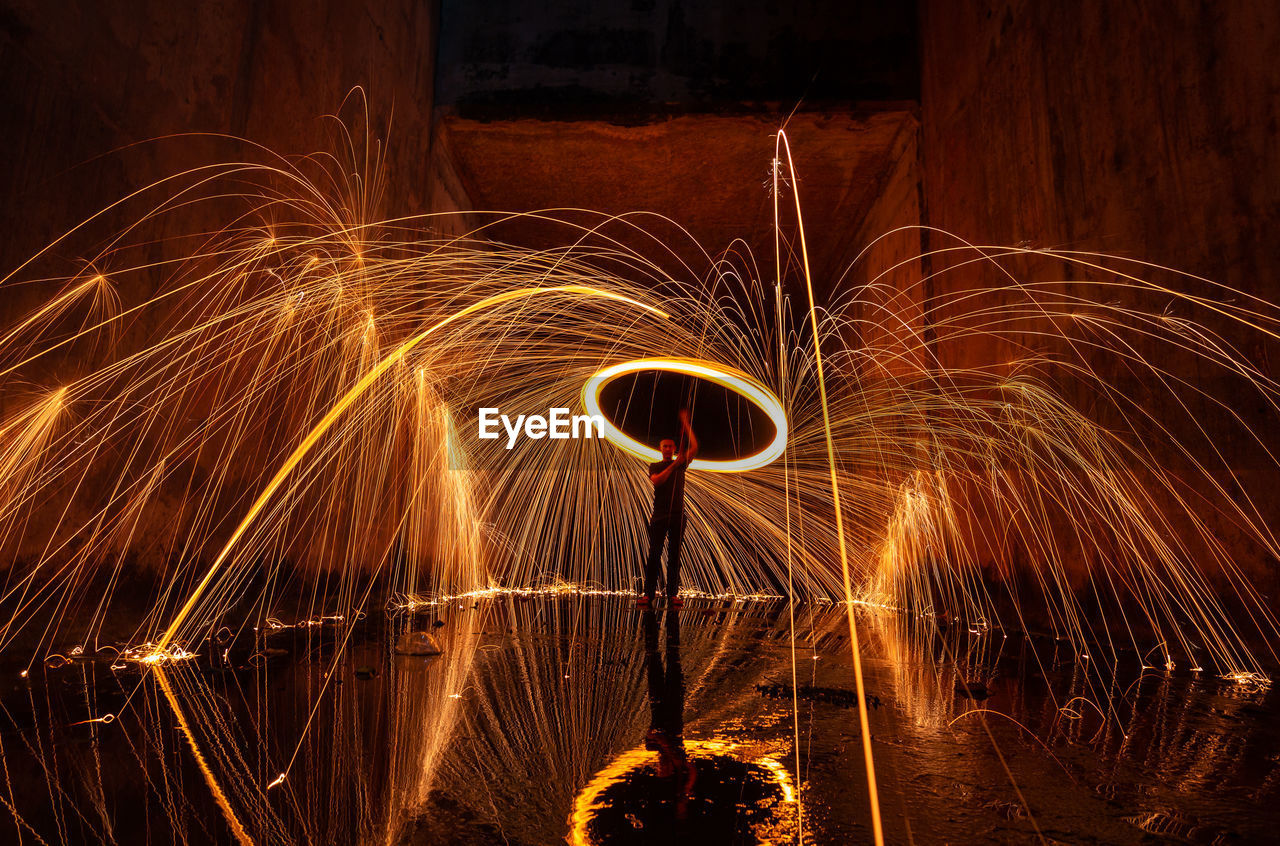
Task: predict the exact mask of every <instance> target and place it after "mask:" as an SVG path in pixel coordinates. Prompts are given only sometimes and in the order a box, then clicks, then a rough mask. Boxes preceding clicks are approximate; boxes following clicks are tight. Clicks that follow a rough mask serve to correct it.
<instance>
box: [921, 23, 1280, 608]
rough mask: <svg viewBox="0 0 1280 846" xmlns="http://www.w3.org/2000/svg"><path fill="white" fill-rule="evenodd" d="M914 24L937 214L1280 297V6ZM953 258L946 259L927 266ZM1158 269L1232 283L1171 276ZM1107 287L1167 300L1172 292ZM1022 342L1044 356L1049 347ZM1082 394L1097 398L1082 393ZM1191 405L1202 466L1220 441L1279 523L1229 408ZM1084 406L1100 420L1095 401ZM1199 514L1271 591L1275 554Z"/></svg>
mask: <svg viewBox="0 0 1280 846" xmlns="http://www.w3.org/2000/svg"><path fill="white" fill-rule="evenodd" d="M920 20H921V56H922V93H921V106H922V119H921V122H922V127H923V129H922V147H921V161H922V167H923V173H924V198H925V219H926V221H927V222H928V223H929V224H931V225H933V226H937V227H941V228H943V229H946V230H949V231H951V232H954V233H955V234H957V235H959V236H961V237H963V238H965V239H968V240H970V241H973V242H976V243H982V244H1005V245H1013V244H1018V243H1020V242H1029V243H1030V244H1031V245H1034V246H1040V247H1060V248H1069V249H1079V250H1096V251H1102V252H1109V253H1116V254H1120V255H1125V256H1130V257H1134V258H1141V259H1146V260H1149V261H1152V262H1156V263H1159V264H1163V265H1167V266H1170V267H1173V268H1177V269H1179V270H1182V271H1186V272H1188V273H1192V274H1197V275H1200V276H1204V277H1207V278H1209V279H1212V280H1216V281H1218V282H1221V283H1225V284H1227V285H1231V286H1234V287H1237V288H1240V289H1242V290H1243V291H1246V292H1249V293H1253V294H1256V295H1258V296H1261V297H1264V298H1267V299H1270V300H1272V301H1275V300H1277V299H1280V246H1278V244H1277V239H1276V232H1277V231H1280V229H1278V225H1280V157H1278V156H1277V155H1276V149H1277V147H1276V140H1277V125H1278V122H1280V62H1277V61H1276V58H1275V57H1276V56H1277V55H1280V12H1278V11H1277V7H1276V6H1275V4H1273V3H1268V2H1235V3H1214V2H1173V3H1110V2H1103V0H1085V1H1084V2H1076V3H1042V2H1035V0H980V1H979V2H969V3H949V2H924V3H922V5H921V19H920ZM943 240H945V239H942V238H938V237H935V238H934V239H933V244H932V246H934V247H939V246H944V244H943V243H942V241H943ZM947 266H948V260H946V259H943V258H938V259H935V261H934V266H933V269H934V270H945V269H946V268H947ZM1018 272H1019V273H1020V274H1021V275H1022V277H1023V278H1024V279H1029V280H1041V281H1051V280H1055V279H1063V278H1065V277H1064V274H1066V273H1069V272H1071V271H1069V270H1068V269H1067V268H1066V267H1065V266H1064V263H1062V262H1059V261H1041V262H1031V263H1024V264H1020V265H1019V266H1018ZM1159 281H1161V282H1164V283H1169V284H1174V285H1177V286H1181V287H1185V288H1186V289H1188V290H1191V291H1194V292H1196V293H1201V294H1204V295H1206V296H1212V297H1218V296H1223V295H1222V293H1221V292H1220V291H1217V290H1215V289H1213V288H1211V287H1209V286H1204V285H1199V284H1196V283H1194V282H1189V281H1186V280H1180V279H1177V278H1175V277H1172V276H1168V275H1165V276H1159ZM999 283H1000V280H999V278H998V276H997V275H996V274H995V273H994V272H992V271H991V270H989V269H986V268H982V267H979V266H974V267H971V268H967V269H964V270H960V271H952V272H948V273H946V274H945V275H943V276H941V277H940V278H939V279H938V282H937V284H938V285H939V293H943V294H945V292H946V291H948V290H960V289H963V288H968V287H972V286H975V285H988V286H991V285H997V284H999ZM1098 293H1099V295H1100V296H1103V297H1104V298H1106V299H1116V297H1119V298H1120V299H1119V300H1118V302H1120V303H1121V304H1126V305H1127V304H1133V305H1141V306H1143V307H1145V308H1153V307H1154V308H1155V309H1156V310H1157V311H1159V309H1160V307H1161V305H1162V303H1160V302H1151V301H1147V302H1141V303H1139V302H1137V301H1136V300H1132V299H1128V298H1127V297H1128V295H1117V294H1115V293H1114V292H1102V291H1101V289H1099V291H1098ZM1210 323H1211V325H1213V326H1214V328H1218V329H1220V330H1222V331H1224V332H1227V333H1228V336H1227V337H1228V340H1230V341H1231V342H1233V343H1240V344H1242V345H1243V352H1244V353H1245V354H1246V356H1248V358H1249V359H1250V360H1251V361H1252V362H1253V363H1255V364H1256V365H1257V366H1258V367H1259V368H1261V369H1262V370H1263V372H1265V373H1268V374H1271V375H1274V374H1275V371H1274V369H1273V362H1275V361H1276V360H1277V359H1276V355H1277V353H1278V352H1280V351H1278V350H1277V348H1276V345H1275V344H1274V343H1272V342H1269V341H1266V340H1264V339H1262V338H1260V337H1257V336H1248V337H1245V336H1244V335H1242V334H1241V333H1240V332H1239V329H1238V327H1232V326H1230V325H1229V324H1226V323H1225V322H1222V323H1218V322H1215V321H1213V320H1212V318H1211V320H1210ZM1023 340H1025V341H1026V343H1027V344H1028V346H1029V347H1030V348H1031V349H1036V348H1041V349H1044V348H1045V347H1044V344H1043V343H1039V342H1037V341H1035V340H1034V339H1032V338H1030V337H1028V338H1024V339H1023ZM1138 349H1139V351H1140V352H1142V353H1144V354H1146V355H1150V356H1161V358H1159V359H1157V360H1158V361H1159V362H1160V363H1161V364H1163V365H1165V366H1167V367H1168V368H1169V369H1170V370H1172V371H1174V372H1175V373H1176V374H1177V375H1178V376H1179V377H1182V378H1186V379H1188V380H1189V381H1190V382H1191V384H1193V385H1195V386H1198V387H1203V388H1205V389H1206V390H1207V391H1208V392H1209V393H1210V394H1211V395H1212V396H1214V397H1216V398H1219V399H1222V400H1223V401H1224V402H1227V403H1229V404H1230V405H1231V407H1232V408H1233V409H1234V410H1237V411H1239V413H1240V414H1241V415H1242V417H1243V419H1244V420H1245V422H1247V423H1248V424H1249V425H1251V426H1253V427H1254V428H1255V429H1257V430H1258V431H1260V432H1261V433H1263V436H1264V438H1265V439H1267V440H1268V441H1270V442H1274V441H1275V440H1276V437H1275V434H1274V432H1275V431H1276V430H1277V428H1280V427H1277V425H1276V424H1277V421H1276V420H1275V419H1274V416H1275V415H1274V413H1273V411H1272V410H1271V409H1269V408H1267V407H1265V406H1264V405H1262V404H1261V403H1259V402H1258V401H1257V398H1256V397H1253V398H1250V397H1249V396H1248V395H1247V394H1244V393H1241V386H1240V384H1239V383H1236V382H1232V381H1231V380H1220V379H1216V378H1213V377H1212V376H1211V374H1210V372H1209V370H1207V369H1206V368H1204V367H1203V366H1201V365H1200V364H1199V363H1198V362H1196V361H1195V360H1194V359H1193V358H1191V357H1189V356H1178V355H1169V354H1168V352H1167V350H1162V349H1161V348H1159V347H1158V346H1156V345H1151V344H1140V345H1139V348H1138ZM939 354H940V356H941V358H942V361H943V363H944V364H947V365H964V364H971V363H976V362H977V361H979V360H982V361H990V360H993V359H994V360H1002V359H1003V360H1012V359H1013V358H1015V357H1017V356H1018V355H1019V354H1020V352H1019V351H1018V350H1017V349H1015V348H1014V347H1013V346H1011V345H1010V346H1002V347H999V348H997V347H995V346H994V345H992V347H991V348H981V345H980V344H975V343H973V342H972V341H970V342H967V343H965V344H948V343H947V342H946V340H945V338H943V339H942V340H940V343H939ZM1096 363H1097V364H1098V366H1099V367H1103V368H1107V367H1111V368H1112V369H1110V370H1104V375H1107V376H1108V377H1112V378H1114V379H1116V380H1117V381H1118V382H1119V383H1120V384H1121V387H1122V390H1125V391H1127V392H1132V393H1130V394H1129V395H1130V396H1135V397H1141V398H1143V402H1145V403H1149V404H1150V405H1151V407H1152V408H1153V410H1154V411H1155V412H1156V413H1157V414H1161V413H1164V412H1174V411H1177V410H1178V409H1176V408H1173V407H1171V406H1170V405H1169V404H1168V403H1164V404H1162V401H1161V400H1160V399H1159V397H1158V396H1156V394H1157V393H1158V392H1153V391H1152V390H1151V382H1150V380H1149V379H1148V380H1147V381H1146V382H1145V383H1144V382H1143V381H1142V380H1141V379H1137V380H1134V379H1132V377H1131V376H1129V375H1128V374H1126V373H1125V372H1123V369H1122V368H1115V367H1114V366H1113V365H1111V364H1108V363H1107V362H1104V361H1102V359H1101V358H1098V359H1096ZM1077 387H1078V386H1077ZM1067 390H1068V392H1069V393H1070V392H1071V391H1072V390H1073V388H1072V387H1071V386H1070V385H1068V386H1067ZM1074 398H1075V399H1076V400H1077V401H1078V403H1079V404H1080V405H1081V407H1082V408H1086V409H1088V403H1089V400H1090V397H1089V396H1088V395H1087V393H1086V392H1084V391H1081V392H1080V393H1079V394H1078V395H1076V396H1075V397H1074ZM1191 411H1192V414H1193V415H1194V416H1195V417H1196V418H1197V419H1199V420H1202V421H1206V422H1207V423H1208V425H1209V427H1210V428H1209V431H1208V433H1207V438H1204V437H1200V436H1199V433H1198V432H1196V431H1194V428H1195V426H1194V423H1184V424H1183V425H1182V427H1181V428H1180V429H1178V430H1176V431H1175V434H1177V435H1179V436H1183V435H1185V436H1188V437H1194V438H1198V439H1199V441H1198V446H1197V450H1198V453H1197V457H1198V458H1200V459H1201V460H1204V461H1207V462H1210V463H1213V462H1216V461H1217V457H1216V456H1215V455H1214V452H1215V451H1216V450H1221V451H1222V454H1223V457H1224V459H1225V462H1226V464H1227V466H1229V467H1230V469H1231V470H1232V471H1233V472H1235V473H1236V474H1237V475H1238V476H1239V477H1240V478H1242V479H1243V480H1244V481H1245V484H1246V487H1247V490H1249V491H1250V492H1252V493H1253V494H1255V495H1258V494H1262V495H1263V496H1262V502H1261V504H1262V506H1263V517H1264V519H1267V520H1269V521H1271V522H1272V524H1274V521H1275V520H1276V519H1278V518H1280V512H1277V509H1276V507H1275V505H1274V497H1268V496H1265V492H1266V491H1267V490H1268V489H1269V488H1270V487H1271V486H1272V485H1273V484H1274V481H1273V479H1274V473H1275V469H1274V464H1273V463H1271V462H1270V461H1269V460H1267V459H1266V457H1265V455H1263V454H1262V453H1261V450H1260V449H1259V448H1258V447H1257V446H1256V445H1253V444H1250V443H1249V441H1248V439H1247V438H1243V437H1241V436H1240V434H1239V432H1240V430H1239V428H1238V427H1235V426H1227V425H1220V424H1218V423H1215V421H1222V420H1225V419H1226V414H1225V413H1224V412H1223V411H1222V410H1221V409H1218V408H1215V407H1214V406H1213V405H1212V403H1210V402H1208V401H1198V400H1197V401H1193V402H1192V404H1191ZM1090 413H1096V414H1100V415H1103V416H1104V417H1105V413H1104V412H1103V411H1101V410H1098V409H1096V408H1095V409H1094V410H1092V411H1090ZM1104 422H1106V421H1105V420H1104ZM1271 445H1272V446H1273V447H1274V446H1275V444H1274V443H1271ZM1156 448H1157V449H1159V444H1156ZM1166 460H1167V461H1168V463H1169V466H1171V467H1173V468H1174V469H1175V470H1177V469H1178V468H1179V467H1182V466H1185V465H1183V464H1180V459H1179V458H1178V457H1177V456H1176V455H1175V454H1173V450H1172V449H1170V450H1168V454H1167V456H1166ZM1221 469H1222V467H1221V465H1219V470H1221ZM1224 475H1225V474H1224ZM1234 495H1235V497H1236V499H1237V500H1239V498H1240V497H1239V494H1238V493H1236V494H1234ZM1202 516H1204V517H1205V518H1206V519H1208V520H1209V521H1210V524H1211V525H1213V526H1214V527H1215V530H1216V531H1217V533H1218V535H1219V537H1221V538H1222V539H1223V540H1224V542H1226V543H1227V544H1228V545H1229V547H1230V548H1231V549H1232V550H1233V551H1234V552H1235V553H1236V554H1237V560H1238V561H1239V563H1241V564H1243V565H1245V566H1246V567H1247V568H1248V569H1249V571H1250V572H1251V573H1252V574H1253V575H1254V577H1255V579H1257V580H1259V581H1260V583H1261V584H1262V585H1263V587H1264V590H1265V589H1268V588H1269V587H1276V584H1275V582H1274V580H1275V567H1274V564H1275V562H1274V561H1272V560H1270V559H1269V558H1268V556H1266V555H1264V554H1262V553H1261V551H1260V550H1259V549H1258V548H1257V545H1256V544H1253V543H1251V542H1249V541H1248V540H1247V539H1246V538H1245V537H1244V536H1243V535H1242V533H1241V532H1240V531H1239V530H1238V529H1237V528H1235V527H1234V526H1232V525H1230V523H1229V522H1228V521H1223V520H1222V519H1221V518H1219V517H1217V516H1216V515H1214V514H1213V513H1212V512H1211V510H1209V509H1208V508H1207V507H1206V510H1205V513H1204V514H1202Z"/></svg>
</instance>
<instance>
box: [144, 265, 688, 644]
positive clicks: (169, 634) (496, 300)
mask: <svg viewBox="0 0 1280 846" xmlns="http://www.w3.org/2000/svg"><path fill="white" fill-rule="evenodd" d="M542 294H576V295H578V296H583V297H602V298H604V299H609V300H614V301H616V302H620V303H626V304H628V305H633V306H635V307H637V308H640V309H644V310H646V311H648V312H651V313H652V314H655V315H658V316H659V317H663V318H665V317H667V316H668V315H667V313H666V312H664V311H662V310H661V309H658V308H654V307H653V306H651V305H648V304H647V303H642V302H640V301H639V300H635V299H632V298H631V297H626V296H623V295H621V294H615V293H613V292H611V291H605V290H601V289H599V288H591V287H588V286H586V285H552V286H548V287H545V288H517V289H516V290H514V291H505V292H503V293H501V294H494V295H493V296H491V297H486V298H485V299H483V300H481V301H479V302H477V303H472V304H471V305H469V306H467V307H466V308H463V309H461V310H459V311H456V312H454V313H453V314H451V315H449V316H448V317H445V318H443V319H441V320H439V321H437V322H436V323H434V324H432V325H431V326H428V327H427V328H426V329H424V330H422V331H421V332H420V333H418V334H417V335H415V336H413V337H412V338H410V339H409V340H407V341H405V342H404V343H403V344H401V345H400V346H399V347H397V348H396V349H395V350H394V351H392V353H391V354H390V355H388V356H387V357H386V358H384V359H382V361H380V362H378V364H377V366H376V367H374V368H373V369H371V370H370V371H369V372H368V373H366V374H365V375H364V377H363V378H362V379H361V380H360V381H359V382H357V383H356V384H355V385H353V386H352V387H351V389H350V390H349V391H347V392H346V393H345V394H343V396H342V398H341V399H339V400H338V402H337V403H335V404H334V406H333V407H332V408H330V409H329V412H328V413H327V414H326V415H325V416H324V417H323V418H322V419H321V420H320V422H319V423H317V424H316V425H315V426H314V427H313V428H312V429H311V431H310V432H309V433H307V436H306V437H305V438H304V439H303V440H302V443H300V444H298V448H297V449H295V450H294V451H293V454H292V455H290V456H289V458H288V459H287V460H286V461H285V462H284V464H282V465H281V466H280V469H279V470H277V471H276V475H275V476H274V477H272V479H271V481H270V482H268V483H267V486H266V487H265V488H263V490H262V493H260V494H258V498H257V499H256V500H254V503H253V505H252V506H250V507H249V511H248V512H247V513H246V514H245V516H244V519H243V520H241V521H240V525H239V526H237V527H236V530H235V531H234V532H232V533H231V538H230V539H229V540H228V541H227V543H226V545H225V546H223V548H222V551H221V552H219V553H218V557H217V558H216V559H214V562H213V564H212V565H211V566H210V567H209V570H208V571H207V572H206V573H205V575H204V578H203V579H201V580H200V583H199V584H198V585H196V588H195V590H194V591H192V592H191V596H190V597H188V598H187V601H186V604H184V605H183V606H182V609H181V610H180V611H179V612H178V614H177V616H175V617H174V618H173V622H171V623H170V624H169V627H168V628H167V629H165V631H164V634H162V635H161V636H160V640H159V641H158V642H157V643H156V651H157V652H158V653H161V654H163V653H164V651H165V649H166V648H167V647H168V645H169V643H170V641H172V640H173V637H174V635H175V634H176V633H177V631H178V627H179V626H181V625H182V621H183V620H185V619H186V617H187V615H188V614H190V613H191V609H192V608H193V607H195V604H196V602H197V601H199V599H200V597H201V595H203V594H204V591H205V590H206V589H207V588H208V586H209V583H210V582H211V581H213V577H214V575H215V574H216V573H217V572H218V569H219V568H220V567H221V566H222V563H223V562H224V561H225V560H226V558H227V555H228V554H230V552H231V548H232V547H233V546H235V544H236V541H238V540H240V537H241V535H243V534H244V533H245V530H246V529H248V528H249V524H250V523H252V522H253V519H254V518H255V517H257V516H258V512H260V511H261V510H262V507H263V506H264V505H266V504H267V500H269V499H270V498H271V495H272V494H274V493H275V492H276V489H277V488H279V487H280V484H281V482H283V481H284V480H285V477H287V476H288V475H289V473H290V471H292V470H293V468H294V467H296V466H297V464H298V462H299V461H301V460H302V458H303V457H304V456H305V455H306V454H307V453H308V452H309V451H310V450H311V448H312V447H313V446H314V445H315V443H316V441H318V440H320V438H321V436H323V435H324V433H325V432H327V431H329V427H330V426H332V425H333V423H334V421H335V420H337V419H338V417H339V416H341V414H342V412H344V411H346V410H347V409H348V408H350V407H351V404H352V403H353V402H355V401H356V399H358V398H359V397H360V395H361V394H363V393H364V392H365V391H366V390H367V389H368V387H369V386H370V385H372V384H373V383H374V382H375V381H376V380H377V379H378V377H379V376H381V375H382V374H383V373H385V372H386V371H387V370H388V369H390V367H391V366H392V365H393V364H396V363H397V362H399V361H402V360H403V359H404V357H405V355H407V354H408V353H409V352H410V351H411V350H412V349H413V348H414V347H416V346H418V344H420V343H422V342H423V341H424V340H426V339H427V338H429V337H430V336H431V335H433V334H435V333H436V332H437V331H439V330H440V329H443V328H444V327H446V326H448V325H449V324H450V323H454V322H455V321H458V320H461V319H462V318H464V317H467V316H468V315H471V314H475V313H476V312H479V311H484V310H485V309H490V308H496V307H498V306H500V305H503V304H504V303H509V302H511V301H512V300H521V299H524V298H526V297H533V296H538V295H542Z"/></svg>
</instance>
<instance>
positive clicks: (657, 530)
mask: <svg viewBox="0 0 1280 846" xmlns="http://www.w3.org/2000/svg"><path fill="white" fill-rule="evenodd" d="M669 522H670V521H669V520H667V518H665V517H662V516H660V515H658V514H655V515H653V517H651V518H649V559H648V561H646V562H645V565H644V595H645V596H647V597H648V598H649V599H650V600H652V599H653V594H654V592H655V591H657V589H658V568H659V567H661V566H662V543H663V541H665V540H666V539H667V533H668V531H669V529H668V525H669Z"/></svg>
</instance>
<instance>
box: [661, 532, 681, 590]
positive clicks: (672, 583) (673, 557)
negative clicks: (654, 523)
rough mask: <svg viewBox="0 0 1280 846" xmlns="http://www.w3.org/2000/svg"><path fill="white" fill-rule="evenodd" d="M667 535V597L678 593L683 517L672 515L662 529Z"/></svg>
mask: <svg viewBox="0 0 1280 846" xmlns="http://www.w3.org/2000/svg"><path fill="white" fill-rule="evenodd" d="M664 528H665V529H666V535H667V597H668V598H670V599H675V597H676V596H677V595H678V594H679V593H680V542H681V541H683V540H684V515H683V514H674V515H672V516H671V519H670V520H669V521H668V523H667V525H666V526H665V527H664Z"/></svg>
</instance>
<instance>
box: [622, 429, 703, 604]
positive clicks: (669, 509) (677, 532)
mask: <svg viewBox="0 0 1280 846" xmlns="http://www.w3.org/2000/svg"><path fill="white" fill-rule="evenodd" d="M680 428H681V429H683V430H684V438H685V441H686V443H687V444H688V446H686V448H685V450H684V452H682V453H680V454H678V455H677V454H676V442H675V441H673V440H671V439H670V438H667V439H666V440H664V441H663V442H662V443H660V444H658V448H659V449H660V450H662V460H661V461H655V462H653V463H652V464H650V465H649V481H650V482H652V483H653V516H652V517H650V518H649V560H648V561H647V562H646V563H645V566H644V596H641V597H640V598H639V599H638V600H637V601H636V602H637V604H638V605H640V606H641V607H647V606H649V605H651V604H652V603H653V595H654V592H655V591H656V590H657V589H658V570H659V569H660V568H661V566H662V545H663V542H664V541H665V542H666V545H667V598H668V599H669V600H670V602H671V605H672V607H674V608H679V607H680V605H682V604H683V603H682V601H681V599H680V596H679V594H680V542H681V540H682V539H683V538H684V474H685V471H686V470H687V469H688V468H689V462H691V461H693V457H694V456H695V455H697V454H698V439H697V438H696V437H694V434H693V427H692V426H691V425H689V411H688V409H684V408H682V409H680Z"/></svg>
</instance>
